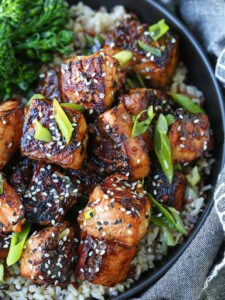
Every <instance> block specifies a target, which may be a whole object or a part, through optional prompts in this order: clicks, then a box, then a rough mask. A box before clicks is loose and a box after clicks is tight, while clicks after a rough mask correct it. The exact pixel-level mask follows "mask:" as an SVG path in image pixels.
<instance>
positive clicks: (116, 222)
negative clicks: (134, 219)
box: [114, 219, 122, 225]
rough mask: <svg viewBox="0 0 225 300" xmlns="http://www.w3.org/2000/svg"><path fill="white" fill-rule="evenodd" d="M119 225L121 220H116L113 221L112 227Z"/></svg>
mask: <svg viewBox="0 0 225 300" xmlns="http://www.w3.org/2000/svg"><path fill="white" fill-rule="evenodd" d="M120 223H122V219H118V220H115V221H114V225H118V224H120Z"/></svg>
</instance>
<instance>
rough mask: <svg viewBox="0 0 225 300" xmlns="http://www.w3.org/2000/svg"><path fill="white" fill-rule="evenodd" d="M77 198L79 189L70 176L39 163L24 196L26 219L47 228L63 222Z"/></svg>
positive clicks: (55, 168)
mask: <svg viewBox="0 0 225 300" xmlns="http://www.w3.org/2000/svg"><path fill="white" fill-rule="evenodd" d="M77 196H78V189H76V188H75V187H74V185H73V184H72V182H71V180H70V178H69V177H68V176H65V175H63V174H62V173H61V172H60V170H59V169H58V168H57V167H55V166H51V165H46V164H44V163H39V164H38V165H37V167H36V170H35V172H34V175H33V177H32V180H31V182H30V184H29V187H28V189H27V191H26V193H25V195H24V196H23V198H24V207H25V216H26V219H27V221H28V222H30V223H36V224H39V225H45V226H46V225H54V224H56V223H58V222H61V221H63V219H64V217H65V214H66V212H67V211H68V210H69V209H70V208H71V207H72V206H73V205H74V204H76V202H77V199H76V197H77Z"/></svg>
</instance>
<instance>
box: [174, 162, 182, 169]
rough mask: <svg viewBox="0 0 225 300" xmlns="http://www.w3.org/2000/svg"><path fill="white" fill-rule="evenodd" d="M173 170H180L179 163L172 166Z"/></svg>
mask: <svg viewBox="0 0 225 300" xmlns="http://www.w3.org/2000/svg"><path fill="white" fill-rule="evenodd" d="M173 169H174V170H181V165H180V164H179V163H176V164H175V165H173Z"/></svg>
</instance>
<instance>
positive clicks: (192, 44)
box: [69, 0, 225, 300]
mask: <svg viewBox="0 0 225 300" xmlns="http://www.w3.org/2000/svg"><path fill="white" fill-rule="evenodd" d="M69 2H70V3H71V4H74V1H69ZM83 2H84V3H85V4H87V5H89V6H91V7H92V8H99V7H100V6H106V7H107V8H108V9H111V8H112V7H113V6H115V5H124V6H125V8H126V9H127V10H128V11H132V12H135V13H136V14H137V15H138V16H139V17H140V19H141V20H142V21H144V22H146V23H149V24H151V23H154V22H156V21H158V20H159V19H162V18H165V19H166V22H167V23H168V24H169V25H170V27H171V28H172V30H173V31H174V32H176V33H177V34H178V35H179V39H180V52H181V60H182V61H183V62H184V64H185V65H186V67H187V68H188V78H189V79H190V82H191V83H193V85H195V86H197V88H199V89H200V90H201V91H203V94H204V96H205V99H206V103H205V109H206V112H207V113H208V115H209V118H210V122H211V125H212V129H213V133H214V139H215V140H214V142H215V146H214V152H213V155H214V157H215V158H216V162H215V163H214V165H213V170H212V173H211V176H210V183H211V184H212V185H213V186H215V183H216V180H217V176H218V174H219V172H220V170H221V168H222V166H223V164H224V161H225V159H224V157H225V155H224V129H225V121H224V104H223V99H222V95H221V92H220V89H219V87H218V84H217V82H216V80H215V77H214V74H213V72H212V69H211V67H210V64H209V62H208V60H207V58H206V57H205V54H204V52H203V51H202V49H201V47H200V46H199V44H198V42H197V41H196V40H195V38H194V37H193V36H192V34H191V33H190V32H189V31H188V30H187V29H186V28H185V27H184V26H183V25H182V23H181V22H180V21H179V20H178V19H177V18H175V17H174V16H172V15H171V14H170V13H169V12H168V11H166V10H165V9H164V8H163V7H161V6H160V5H159V4H157V3H156V2H154V1H151V0H139V1H132V0H107V1H102V0H84V1H83ZM212 194H213V189H212V190H211V192H210V193H209V195H208V199H207V201H206V207H205V209H204V211H203V213H202V214H201V216H200V217H199V220H198V222H197V224H196V226H195V228H194V230H193V231H192V233H191V235H190V236H189V237H188V238H187V240H186V241H184V243H182V244H181V245H180V246H177V247H176V248H175V249H171V251H170V253H169V254H168V255H167V256H166V257H165V258H164V259H163V260H162V261H160V262H159V263H158V264H157V266H156V267H155V268H154V269H153V270H149V271H147V272H145V273H143V274H142V276H141V278H140V279H139V281H138V282H137V283H136V284H135V286H134V287H132V288H131V289H129V290H128V291H126V292H124V293H123V294H121V295H119V296H117V297H116V298H115V299H117V300H122V299H128V298H130V297H131V296H133V295H134V294H135V293H138V292H140V291H143V290H144V289H146V288H147V287H149V286H150V285H151V284H153V283H154V282H155V281H156V280H158V279H159V278H160V277H161V276H162V275H163V274H164V273H165V272H166V271H167V270H168V269H169V268H170V267H171V266H172V265H173V264H174V263H175V262H176V260H177V259H178V258H179V256H180V255H181V254H182V252H183V251H184V250H185V248H187V246H188V245H189V244H190V242H191V240H192V239H193V238H194V236H195V235H196V233H197V232H198V231H199V229H200V227H201V225H202V224H203V223H204V221H205V219H206V218H207V215H208V214H209V212H210V209H211V207H212V205H213V198H212Z"/></svg>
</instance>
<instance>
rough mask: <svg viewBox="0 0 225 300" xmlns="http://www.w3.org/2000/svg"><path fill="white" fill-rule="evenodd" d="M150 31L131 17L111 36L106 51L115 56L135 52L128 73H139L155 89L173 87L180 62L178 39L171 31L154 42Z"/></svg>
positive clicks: (145, 25)
mask: <svg viewBox="0 0 225 300" xmlns="http://www.w3.org/2000/svg"><path fill="white" fill-rule="evenodd" d="M148 27H149V25H147V24H143V23H141V22H140V21H139V20H138V19H137V18H136V17H133V15H130V17H128V18H126V19H125V20H124V22H123V23H122V24H120V25H118V27H116V28H115V29H114V30H113V31H112V32H110V33H109V34H108V35H107V37H106V40H105V45H104V51H105V53H106V54H107V55H111V56H113V55H115V54H116V53H118V52H119V51H122V50H129V51H132V52H133V60H132V61H130V62H129V63H127V64H126V65H125V70H126V71H128V72H131V73H139V74H140V75H141V76H142V77H143V78H144V79H147V80H148V81H149V83H150V85H151V86H153V87H164V86H166V85H167V84H168V83H170V81H171V79H172V76H173V74H174V71H175V68H176V66H177V64H178V61H179V50H178V38H177V36H175V35H173V34H172V32H171V31H168V32H167V33H166V34H165V35H163V36H162V37H161V38H159V39H158V40H157V41H154V40H153V39H152V37H151V35H150V32H149V31H148ZM139 41H141V42H142V43H144V44H146V45H147V47H148V46H150V47H153V48H154V49H155V52H157V53H158V54H157V55H156V54H154V53H153V51H151V52H148V51H146V50H143V48H142V47H141V46H140V45H139V43H140V42H139ZM149 51H150V50H149Z"/></svg>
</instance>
